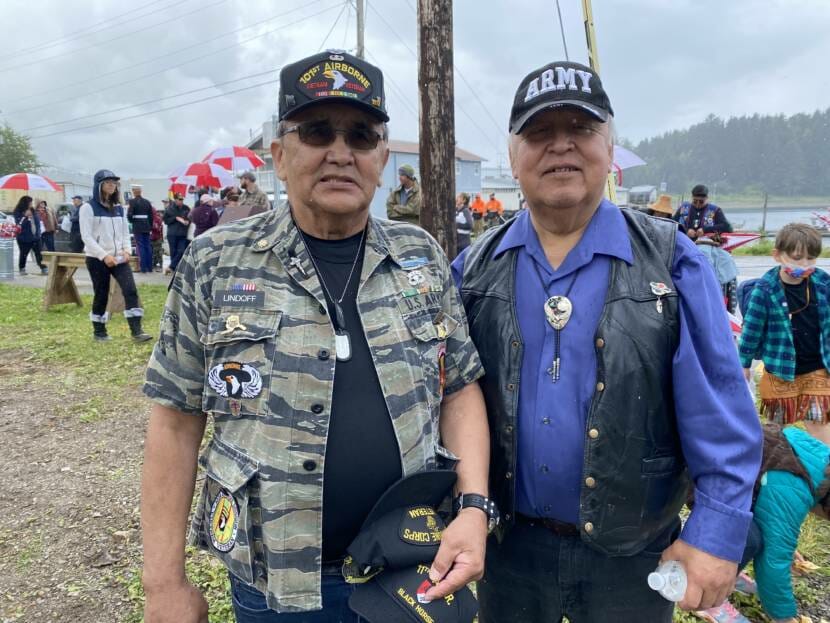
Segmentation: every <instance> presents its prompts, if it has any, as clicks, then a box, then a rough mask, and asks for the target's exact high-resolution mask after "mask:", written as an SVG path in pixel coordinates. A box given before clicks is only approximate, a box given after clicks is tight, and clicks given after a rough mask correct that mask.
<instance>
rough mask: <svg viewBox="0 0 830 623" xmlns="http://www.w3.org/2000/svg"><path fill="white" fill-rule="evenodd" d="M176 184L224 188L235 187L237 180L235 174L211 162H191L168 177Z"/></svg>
mask: <svg viewBox="0 0 830 623" xmlns="http://www.w3.org/2000/svg"><path fill="white" fill-rule="evenodd" d="M167 177H168V178H170V181H171V182H173V183H174V184H187V185H188V186H196V187H197V188H198V187H202V186H206V187H208V188H224V187H225V186H233V185H234V182H235V178H234V176H233V174H232V173H231V172H230V171H228V170H227V169H225V168H224V167H221V166H219V165H218V164H211V163H209V162H191V163H190V164H186V165H184V166H183V167H179V168H178V169H176V170H175V171H173V172H172V173H171V174H170V175H168V176H167Z"/></svg>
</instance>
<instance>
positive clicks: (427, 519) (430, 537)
mask: <svg viewBox="0 0 830 623" xmlns="http://www.w3.org/2000/svg"><path fill="white" fill-rule="evenodd" d="M443 532H444V521H443V520H442V519H441V517H439V516H438V514H437V513H436V512H435V509H433V508H431V507H429V506H411V507H410V508H407V509H406V511H405V512H404V514H403V518H402V519H401V526H400V531H399V532H398V536H400V538H401V540H402V541H404V542H406V543H409V544H411V545H436V544H440V543H441V534H442V533H443Z"/></svg>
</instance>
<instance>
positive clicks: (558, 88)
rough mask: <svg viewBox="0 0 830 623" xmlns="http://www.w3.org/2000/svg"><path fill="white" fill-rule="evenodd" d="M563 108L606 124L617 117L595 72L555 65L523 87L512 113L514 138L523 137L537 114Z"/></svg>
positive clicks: (536, 73) (564, 63) (534, 73)
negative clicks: (576, 111)
mask: <svg viewBox="0 0 830 623" xmlns="http://www.w3.org/2000/svg"><path fill="white" fill-rule="evenodd" d="M560 106H573V107H576V108H581V109H582V110H584V111H586V112H588V113H589V114H590V115H592V116H593V117H595V118H596V119H598V120H599V121H602V122H606V121H608V117H609V116H612V117H613V116H614V111H613V109H612V108H611V101H610V100H609V99H608V94H607V93H606V92H605V89H603V88H602V82H601V81H600V79H599V75H598V74H597V73H596V72H595V71H594V70H593V69H591V68H590V67H586V66H585V65H581V64H580V63H571V62H569V61H555V62H553V63H548V64H547V65H545V66H544V67H540V68H539V69H535V70H533V71H531V72H530V73H529V74H528V75H527V76H525V77H524V79H523V80H522V81H521V83H520V84H519V88H518V89H517V90H516V96H515V97H514V98H513V108H512V109H511V110H510V132H511V134H519V133H520V132H521V131H522V129H523V128H524V127H525V125H526V124H527V122H528V121H530V119H531V118H532V117H533V116H534V115H536V114H537V113H539V112H541V111H543V110H547V109H549V108H558V107H560Z"/></svg>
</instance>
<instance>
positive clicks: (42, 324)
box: [0, 284, 167, 407]
mask: <svg viewBox="0 0 830 623" xmlns="http://www.w3.org/2000/svg"><path fill="white" fill-rule="evenodd" d="M139 295H140V297H141V302H142V305H143V306H144V309H145V313H146V316H145V319H144V323H145V325H146V326H147V327H148V328H153V329H155V327H157V326H158V323H159V318H160V314H161V310H162V308H163V306H164V300H165V298H166V296H167V289H166V288H165V287H164V286H139ZM82 298H83V302H84V306H83V307H77V306H76V305H56V306H54V307H52V308H51V309H50V310H49V311H46V312H44V311H41V304H42V302H43V290H40V289H38V288H24V287H19V286H10V285H5V284H0V326H2V327H3V328H4V330H3V331H0V349H10V350H17V349H21V348H25V350H26V351H28V352H29V353H31V354H32V355H34V357H35V359H37V360H38V361H39V362H40V363H42V364H43V366H44V367H46V368H47V369H48V370H50V371H54V372H60V373H61V377H65V376H66V375H67V374H71V377H72V378H74V379H75V381H80V382H82V383H83V382H84V381H94V380H101V381H104V380H105V381H106V385H108V386H123V385H128V384H131V383H132V384H137V383H138V382H139V378H138V377H137V376H136V372H137V371H143V369H144V366H145V365H146V363H147V359H148V358H149V356H150V352H151V351H152V347H153V346H152V345H153V343H152V342H144V343H141V344H136V343H134V342H133V341H132V340H131V339H130V332H129V327H128V326H127V321H126V320H125V319H124V317H123V316H122V315H121V314H116V315H115V316H114V317H113V318H112V319H111V320H110V322H109V324H108V326H107V329H108V331H109V333H110V335H111V336H112V338H113V339H112V340H111V341H109V342H95V341H93V339H92V325H91V323H90V321H89V309H90V306H91V302H92V297H91V296H83V297H82ZM69 382H70V383H72V382H73V381H72V380H71V379H70V381H69ZM92 406H93V407H94V405H92Z"/></svg>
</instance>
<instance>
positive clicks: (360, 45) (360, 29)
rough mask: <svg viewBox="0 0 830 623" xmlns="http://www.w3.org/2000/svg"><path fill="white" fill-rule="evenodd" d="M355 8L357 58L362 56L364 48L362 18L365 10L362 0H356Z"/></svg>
mask: <svg viewBox="0 0 830 623" xmlns="http://www.w3.org/2000/svg"><path fill="white" fill-rule="evenodd" d="M356 9H357V52H356V54H355V56H357V58H364V48H365V46H364V39H363V36H364V26H365V23H364V21H363V18H364V17H365V15H366V11H365V9H364V8H363V0H357V3H356Z"/></svg>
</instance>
